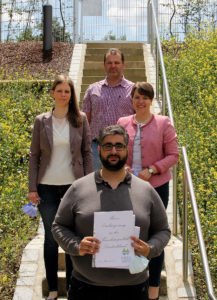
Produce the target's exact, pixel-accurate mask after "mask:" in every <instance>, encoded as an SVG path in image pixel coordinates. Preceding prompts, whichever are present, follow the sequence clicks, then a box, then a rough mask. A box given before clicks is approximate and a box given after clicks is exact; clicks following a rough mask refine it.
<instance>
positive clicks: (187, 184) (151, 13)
mask: <svg viewBox="0 0 217 300" xmlns="http://www.w3.org/2000/svg"><path fill="white" fill-rule="evenodd" d="M156 11H157V10H156V7H155V1H154V0H149V1H148V18H149V19H148V39H149V40H148V42H149V43H150V44H151V48H152V54H154V53H153V52H154V51H156V52H155V58H156V77H157V78H156V83H157V91H156V94H157V99H158V100H159V97H160V93H159V66H160V67H161V74H162V78H161V80H162V84H163V86H162V95H163V98H162V108H163V114H165V104H167V108H168V114H169V118H170V120H171V123H172V124H173V125H174V119H173V113H172V107H171V101H170V93H169V88H168V83H167V76H166V70H165V65H164V59H163V52H162V47H161V40H160V35H159V30H158V21H157V14H156ZM152 25H154V28H153V26H152ZM153 31H154V32H155V40H154V39H153V38H152V36H153ZM155 45H156V47H154V46H155ZM165 100H166V101H165ZM182 154H183V161H184V166H185V169H184V180H183V182H184V209H183V220H184V222H183V233H184V236H183V281H187V278H188V231H187V228H188V215H187V195H188V191H189V194H190V200H191V206H192V209H193V215H194V221H195V227H196V231H197V238H198V242H199V249H200V255H201V258H202V264H203V269H204V273H205V279H206V285H207V291H208V297H209V299H210V300H217V298H216V296H215V295H214V291H213V285H212V279H211V276H210V269H209V265H208V259H207V254H206V249H205V244H204V239H203V235H202V230H201V224H200V218H199V213H198V208H197V202H196V198H195V194H194V188H193V182H192V177H191V171H190V167H189V161H188V157H187V152H186V149H185V147H182ZM173 180H174V181H173V234H174V235H177V227H178V226H177V213H178V209H177V208H178V205H177V168H176V166H175V167H174V168H173Z"/></svg>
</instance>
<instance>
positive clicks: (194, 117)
mask: <svg viewBox="0 0 217 300" xmlns="http://www.w3.org/2000/svg"><path fill="white" fill-rule="evenodd" d="M163 51H164V59H165V65H166V71H167V76H168V83H169V89H170V95H171V100H172V107H173V113H174V120H175V126H176V129H177V133H178V137H179V143H180V145H181V146H186V148H187V153H188V158H189V163H190V168H191V173H192V179H193V184H194V190H195V195H196V200H197V205H198V208H199V213H200V220H201V225H202V230H203V237H204V240H205V245H206V250H207V254H208V259H209V266H210V269H211V274H212V280H213V284H214V287H215V292H216V294H217V151H216V149H217V121H216V120H217V31H216V32H205V31H204V32H200V33H199V34H191V35H189V36H188V37H187V38H186V39H185V41H184V42H183V43H182V44H176V42H175V41H174V40H171V41H165V42H164V43H163ZM180 165H181V163H180ZM181 176H182V174H181V168H179V178H180V180H179V182H181ZM178 192H179V195H178V197H179V200H180V208H181V209H182V203H181V201H182V198H181V197H182V190H181V186H179V188H178ZM189 209H190V205H189ZM189 219H190V220H189V222H190V226H189V231H190V236H191V248H192V252H193V263H194V268H195V270H196V269H197V268H198V267H200V268H201V262H200V260H201V259H200V256H199V254H198V253H199V249H198V246H197V245H198V243H197V240H196V237H195V228H194V227H195V226H194V220H193V216H192V215H190V218H189ZM203 275H204V272H203V271H202V270H201V272H200V271H198V270H197V272H196V273H195V282H196V288H197V293H198V295H199V296H198V299H205V298H204V293H205V291H206V289H205V283H204V278H205V277H204V276H203ZM200 295H203V296H201V297H202V298H200Z"/></svg>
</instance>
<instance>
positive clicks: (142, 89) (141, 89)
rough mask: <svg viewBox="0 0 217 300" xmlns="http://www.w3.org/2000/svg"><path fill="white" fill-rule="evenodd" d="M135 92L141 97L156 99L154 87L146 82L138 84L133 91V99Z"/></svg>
mask: <svg viewBox="0 0 217 300" xmlns="http://www.w3.org/2000/svg"><path fill="white" fill-rule="evenodd" d="M135 91H137V92H138V93H139V94H140V95H144V96H147V97H148V98H150V99H153V98H154V89H153V86H152V85H151V84H150V83H148V82H145V81H142V82H136V83H135V84H134V86H133V88H132V90H131V97H132V98H133V96H134V94H135Z"/></svg>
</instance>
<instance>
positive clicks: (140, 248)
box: [131, 236, 150, 257]
mask: <svg viewBox="0 0 217 300" xmlns="http://www.w3.org/2000/svg"><path fill="white" fill-rule="evenodd" d="M131 239H132V241H133V242H132V247H133V248H134V250H135V253H136V254H137V255H142V256H145V257H147V256H148V255H149V252H150V246H149V244H147V243H145V242H144V241H142V240H140V239H139V238H137V237H135V236H131Z"/></svg>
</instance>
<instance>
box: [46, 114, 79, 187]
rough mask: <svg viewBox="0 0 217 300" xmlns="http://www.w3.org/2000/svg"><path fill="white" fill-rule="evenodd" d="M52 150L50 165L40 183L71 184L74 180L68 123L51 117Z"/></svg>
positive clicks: (63, 119)
mask: <svg viewBox="0 0 217 300" xmlns="http://www.w3.org/2000/svg"><path fill="white" fill-rule="evenodd" d="M52 126H53V149H52V154H51V160H50V164H49V166H48V167H47V169H46V172H45V174H44V176H43V178H42V180H41V182H40V183H42V184H50V185H67V184H72V182H73V181H74V180H75V177H74V174H73V171H72V165H71V161H72V158H71V152H70V144H69V122H68V120H67V119H66V118H62V119H58V118H55V117H54V116H52Z"/></svg>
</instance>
